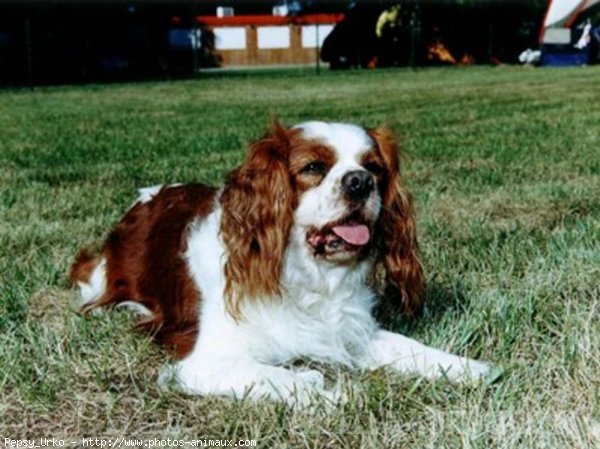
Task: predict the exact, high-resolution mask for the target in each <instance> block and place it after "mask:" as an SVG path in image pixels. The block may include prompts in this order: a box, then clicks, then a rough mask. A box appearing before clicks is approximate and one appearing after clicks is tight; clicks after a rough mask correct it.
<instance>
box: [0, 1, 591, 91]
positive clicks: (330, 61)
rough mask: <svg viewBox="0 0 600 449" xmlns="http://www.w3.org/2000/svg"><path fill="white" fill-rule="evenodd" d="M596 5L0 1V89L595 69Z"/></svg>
mask: <svg viewBox="0 0 600 449" xmlns="http://www.w3.org/2000/svg"><path fill="white" fill-rule="evenodd" d="M599 41H600V0H551V1H547V0H530V1H502V0H437V1H435V0H428V1H423V0H412V1H402V2H398V1H378V0H372V1H367V0H362V1H361V0H356V1H344V0H335V1H333V0H319V1H317V0H288V1H278V0H272V1H267V0H262V1H252V0H247V1H242V0H239V1H223V0H219V1H213V0H187V1H180V0H163V1H160V0H137V1H125V0H122V1H121V0H111V1H108V0H104V1H102V0H87V1H85V2H84V1H80V2H77V1H69V0H45V1H44V0H4V1H3V2H1V3H0V86H23V85H25V86H27V85H29V86H34V85H47V84H64V83H88V82H111V81H126V80H129V81H132V80H143V79H170V78H182V77H183V78H185V77H195V76H198V75H200V74H202V73H204V72H207V71H210V70H213V71H215V70H216V71H235V70H240V69H244V70H251V69H256V68H270V67H296V66H314V67H315V69H316V70H328V69H334V70H343V69H354V68H360V69H377V68H381V67H393V66H410V67H423V66H435V65H454V64H462V65H470V64H493V65H501V64H528V65H546V66H556V65H587V64H593V63H596V62H597V61H598V59H599V58H598V48H599V45H598V43H599Z"/></svg>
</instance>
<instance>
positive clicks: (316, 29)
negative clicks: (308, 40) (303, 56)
mask: <svg viewBox="0 0 600 449" xmlns="http://www.w3.org/2000/svg"><path fill="white" fill-rule="evenodd" d="M315 35H316V38H317V42H316V44H317V45H316V46H315V51H316V55H315V56H316V58H317V75H320V74H321V46H320V44H319V24H318V23H317V24H315Z"/></svg>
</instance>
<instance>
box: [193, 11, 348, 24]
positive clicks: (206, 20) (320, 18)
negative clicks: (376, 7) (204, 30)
mask: <svg viewBox="0 0 600 449" xmlns="http://www.w3.org/2000/svg"><path fill="white" fill-rule="evenodd" d="M343 18H344V14H307V15H304V16H296V17H287V16H284V17H282V16H267V15H248V16H230V17H217V16H196V17H195V18H194V20H195V21H196V22H197V23H199V24H201V25H207V26H211V27H219V26H223V27H227V26H246V25H291V24H294V25H316V24H325V23H338V22H340V21H341V20H342V19H343Z"/></svg>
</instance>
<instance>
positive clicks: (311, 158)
mask: <svg viewBox="0 0 600 449" xmlns="http://www.w3.org/2000/svg"><path fill="white" fill-rule="evenodd" d="M291 146H292V147H293V148H294V151H293V152H292V153H291V155H290V172H291V174H292V175H293V176H294V179H295V183H294V185H295V187H296V189H297V191H298V193H302V192H305V191H307V190H308V189H311V188H313V187H316V186H318V185H319V184H320V183H321V181H322V180H323V178H324V177H325V176H326V175H327V172H328V171H329V170H330V169H331V167H333V166H334V165H335V162H336V155H335V150H333V149H332V148H330V147H328V146H326V145H324V144H321V143H319V142H316V141H313V140H304V139H301V138H300V137H298V138H293V139H292V142H291ZM314 163H317V164H322V165H323V168H324V170H323V173H311V172H303V169H304V168H305V167H306V166H307V165H309V164H314Z"/></svg>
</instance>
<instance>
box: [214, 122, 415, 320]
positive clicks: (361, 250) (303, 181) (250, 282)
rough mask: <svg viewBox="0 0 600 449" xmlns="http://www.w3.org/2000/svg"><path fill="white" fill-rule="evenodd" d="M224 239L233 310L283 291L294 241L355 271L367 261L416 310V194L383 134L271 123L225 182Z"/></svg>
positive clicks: (389, 291) (326, 125)
mask: <svg viewBox="0 0 600 449" xmlns="http://www.w3.org/2000/svg"><path fill="white" fill-rule="evenodd" d="M221 203H222V209H223V212H222V213H223V216H222V221H221V236H222V238H223V240H224V243H225V245H226V247H227V250H228V259H227V262H226V265H225V276H226V293H227V295H228V305H229V308H230V312H231V313H232V314H233V315H234V316H236V315H237V314H238V313H239V301H240V299H241V298H242V297H268V296H277V295H279V294H280V293H281V284H280V277H281V273H282V264H283V261H284V256H285V252H286V249H287V246H288V244H289V241H290V235H292V234H293V235H294V236H298V235H300V236H301V240H302V242H301V244H302V245H305V248H306V250H307V251H306V252H305V253H306V254H307V257H310V258H313V259H314V260H315V261H318V262H321V263H328V264H338V265H346V266H348V267H349V269H351V268H352V267H353V266H355V265H356V264H359V263H361V262H362V261H363V260H365V259H367V258H368V257H374V258H375V259H376V260H377V262H378V263H376V264H375V265H374V266H375V268H374V269H375V271H376V273H373V274H374V276H373V278H374V279H379V280H380V281H382V282H381V283H382V284H383V289H384V292H385V294H386V296H389V297H392V298H390V299H395V301H396V302H397V303H399V304H400V305H401V307H402V309H403V310H404V312H405V313H406V314H408V315H414V314H415V313H417V312H418V310H419V309H420V299H419V297H420V295H421V293H422V290H423V274H422V270H421V264H420V262H419V258H418V246H417V239H416V233H415V222H414V218H413V213H412V205H411V197H410V194H409V193H408V192H407V191H406V190H405V189H404V187H403V184H402V181H401V176H400V165H399V155H398V148H397V145H396V143H395V140H394V139H393V136H392V134H391V132H390V131H389V130H388V129H386V128H379V129H374V130H369V129H365V128H361V127H359V126H355V125H350V124H342V123H325V122H307V123H303V124H300V125H297V126H294V127H292V128H284V127H283V126H281V125H280V124H278V123H275V124H274V125H273V126H272V127H271V129H270V131H269V132H268V133H267V134H266V135H265V136H264V137H263V138H262V139H260V140H258V141H257V142H255V143H254V144H252V145H251V146H250V152H249V155H248V157H247V159H246V161H245V162H244V164H242V165H241V166H240V167H239V168H237V169H236V170H234V171H233V172H232V173H230V175H229V176H228V178H227V183H226V187H225V190H224V192H223V195H222V198H221Z"/></svg>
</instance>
